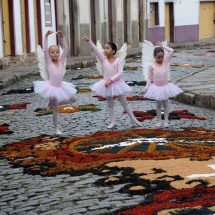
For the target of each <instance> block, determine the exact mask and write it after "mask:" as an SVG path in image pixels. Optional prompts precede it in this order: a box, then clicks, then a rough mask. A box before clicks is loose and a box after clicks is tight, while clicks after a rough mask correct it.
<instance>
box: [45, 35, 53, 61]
mask: <svg viewBox="0 0 215 215" xmlns="http://www.w3.org/2000/svg"><path fill="white" fill-rule="evenodd" d="M52 33H53V31H47V33H46V35H45V38H44V56H45V61H46V62H48V61H50V55H49V48H48V36H49V35H50V34H52Z"/></svg>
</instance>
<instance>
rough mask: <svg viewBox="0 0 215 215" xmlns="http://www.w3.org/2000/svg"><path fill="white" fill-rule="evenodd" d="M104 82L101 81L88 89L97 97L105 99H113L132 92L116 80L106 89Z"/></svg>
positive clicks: (124, 84) (128, 87)
mask: <svg viewBox="0 0 215 215" xmlns="http://www.w3.org/2000/svg"><path fill="white" fill-rule="evenodd" d="M105 83H106V80H104V79H103V80H101V81H99V82H97V83H95V84H94V85H92V86H91V87H90V88H91V90H92V91H94V92H95V93H96V95H98V96H102V97H104V98H106V97H114V96H119V95H123V94H124V93H126V92H130V91H132V89H131V87H130V86H128V85H127V84H126V83H125V82H124V81H123V80H121V79H120V80H117V81H114V82H113V83H111V84H110V85H109V86H108V87H105Z"/></svg>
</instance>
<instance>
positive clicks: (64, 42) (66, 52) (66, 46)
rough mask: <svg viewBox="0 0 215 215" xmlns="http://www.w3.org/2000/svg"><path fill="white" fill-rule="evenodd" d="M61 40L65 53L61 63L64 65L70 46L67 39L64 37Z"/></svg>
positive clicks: (61, 57) (62, 55)
mask: <svg viewBox="0 0 215 215" xmlns="http://www.w3.org/2000/svg"><path fill="white" fill-rule="evenodd" d="M61 40H62V44H63V53H62V54H61V56H60V62H62V63H64V61H65V59H66V56H67V54H68V45H67V42H66V39H65V37H63V38H62V39H61Z"/></svg>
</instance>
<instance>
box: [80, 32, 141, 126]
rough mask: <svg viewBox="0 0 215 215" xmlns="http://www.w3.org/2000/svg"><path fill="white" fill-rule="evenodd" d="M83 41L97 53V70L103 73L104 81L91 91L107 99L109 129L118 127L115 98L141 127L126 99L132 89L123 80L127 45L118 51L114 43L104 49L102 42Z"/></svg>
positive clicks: (84, 39) (84, 38)
mask: <svg viewBox="0 0 215 215" xmlns="http://www.w3.org/2000/svg"><path fill="white" fill-rule="evenodd" d="M82 39H83V41H87V42H89V44H90V46H91V47H92V48H93V50H94V51H95V54H96V56H97V60H98V63H97V69H98V70H99V71H100V72H101V73H102V75H103V77H104V78H103V79H102V80H101V81H99V82H97V83H95V84H94V85H92V86H91V90H92V91H95V92H96V94H97V95H98V96H102V97H105V98H106V99H107V106H108V111H109V117H110V125H109V126H107V128H113V127H115V125H116V121H115V116H114V97H118V100H119V102H120V103H121V105H122V106H123V107H124V109H125V111H126V112H127V113H128V115H129V117H130V118H131V121H132V122H134V123H136V124H137V125H139V126H142V124H141V123H140V122H139V121H138V120H137V119H136V118H135V116H134V114H133V112H132V110H131V108H130V107H129V105H128V102H127V101H126V98H125V93H126V92H130V91H131V90H132V89H131V88H130V87H129V86H128V85H127V84H126V83H125V81H124V80H123V79H122V73H123V66H124V64H125V57H126V55H127V44H124V45H123V46H122V48H121V49H120V50H119V51H117V50H118V47H117V45H116V44H115V43H113V42H108V43H106V44H105V45H104V49H103V48H102V46H101V44H100V42H98V43H97V47H96V45H95V44H94V43H93V42H92V41H91V40H90V39H89V38H88V37H86V36H84V37H83V38H82Z"/></svg>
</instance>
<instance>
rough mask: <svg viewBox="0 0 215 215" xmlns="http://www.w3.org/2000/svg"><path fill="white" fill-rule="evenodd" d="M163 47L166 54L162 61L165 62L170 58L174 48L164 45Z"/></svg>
mask: <svg viewBox="0 0 215 215" xmlns="http://www.w3.org/2000/svg"><path fill="white" fill-rule="evenodd" d="M163 49H164V50H166V51H167V54H166V56H165V57H164V61H165V62H169V60H170V59H171V58H172V56H173V52H174V49H172V48H170V47H168V46H164V47H163Z"/></svg>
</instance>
